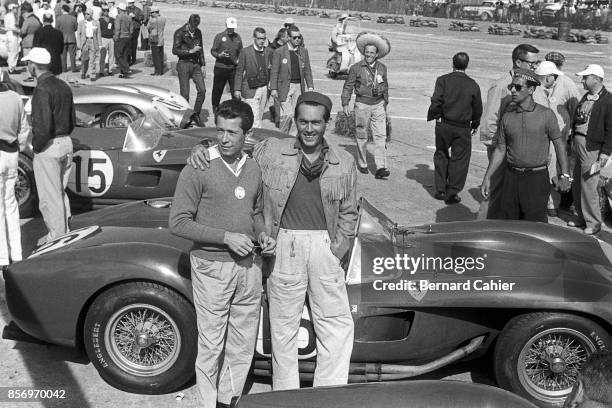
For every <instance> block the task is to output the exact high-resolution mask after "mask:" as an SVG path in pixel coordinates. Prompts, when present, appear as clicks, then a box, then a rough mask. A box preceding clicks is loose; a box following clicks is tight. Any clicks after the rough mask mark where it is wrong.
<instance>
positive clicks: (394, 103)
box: [0, 3, 612, 408]
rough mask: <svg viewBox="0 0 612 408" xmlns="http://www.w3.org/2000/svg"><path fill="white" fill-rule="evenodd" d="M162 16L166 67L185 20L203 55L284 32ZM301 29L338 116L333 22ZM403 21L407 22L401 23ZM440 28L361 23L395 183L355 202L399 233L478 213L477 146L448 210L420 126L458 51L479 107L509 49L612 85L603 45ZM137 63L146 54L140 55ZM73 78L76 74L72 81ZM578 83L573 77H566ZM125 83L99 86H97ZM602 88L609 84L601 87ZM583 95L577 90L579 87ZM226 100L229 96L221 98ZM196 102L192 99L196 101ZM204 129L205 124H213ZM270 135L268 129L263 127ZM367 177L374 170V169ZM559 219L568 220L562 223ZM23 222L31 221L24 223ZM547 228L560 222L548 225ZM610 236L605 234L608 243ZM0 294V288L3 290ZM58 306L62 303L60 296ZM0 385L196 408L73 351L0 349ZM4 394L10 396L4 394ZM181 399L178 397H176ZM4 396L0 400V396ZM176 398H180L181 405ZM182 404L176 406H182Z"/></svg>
mask: <svg viewBox="0 0 612 408" xmlns="http://www.w3.org/2000/svg"><path fill="white" fill-rule="evenodd" d="M159 5H160V8H161V14H162V15H164V16H166V17H167V18H168V22H167V24H166V31H165V36H166V39H165V51H166V54H167V56H168V61H174V60H175V57H174V56H172V55H171V47H172V44H171V42H172V33H173V30H174V29H175V28H176V27H178V26H179V25H180V24H183V23H184V22H185V21H186V20H187V17H188V16H189V14H190V13H199V14H201V16H202V25H201V26H200V28H202V29H203V34H204V44H205V49H208V48H209V47H210V46H211V42H212V37H213V36H214V34H215V33H217V32H219V31H221V30H222V29H223V28H224V26H223V24H224V20H225V18H226V17H229V16H235V17H236V18H237V19H238V30H237V31H238V32H239V33H240V34H241V35H242V38H243V42H244V43H245V45H246V44H250V37H251V32H252V30H253V28H254V27H256V26H262V27H264V28H266V30H267V31H268V36H269V37H272V38H273V37H274V34H275V33H276V31H277V30H278V28H280V27H281V26H282V22H283V20H284V18H286V17H287V16H285V15H276V14H264V13H256V12H252V11H240V10H227V9H221V8H197V7H189V6H181V5H175V4H173V5H168V4H163V3H160V4H159ZM292 17H293V18H294V19H295V20H296V23H297V25H298V26H299V27H300V28H301V30H302V34H303V35H304V37H305V41H306V46H307V48H308V49H309V51H310V58H311V65H312V69H313V75H314V78H315V88H316V90H318V91H321V92H324V93H325V94H327V95H329V96H330V97H331V98H332V100H333V102H334V111H339V110H340V109H341V107H340V93H341V90H342V84H343V81H341V80H332V79H330V78H328V77H327V75H326V74H327V72H326V70H325V62H326V60H327V58H328V57H329V53H328V52H327V45H326V44H327V42H328V37H329V33H330V31H331V28H332V26H333V24H334V23H335V21H334V20H333V19H320V18H317V17H302V16H292ZM407 20H408V19H407ZM438 22H439V23H440V27H439V28H424V27H421V28H415V27H409V26H408V25H405V26H399V25H381V24H377V23H375V22H374V21H370V22H362V23H361V28H362V29H364V30H376V31H379V32H384V34H385V35H386V36H387V37H388V38H389V39H390V41H391V44H392V52H391V54H390V55H389V56H388V57H387V58H385V59H384V63H385V64H387V66H388V70H389V83H390V97H391V98H390V105H389V112H390V115H391V117H392V119H393V139H392V142H391V145H390V147H389V163H390V169H391V176H390V177H389V179H388V180H386V181H380V180H375V179H374V177H373V174H369V175H361V174H360V175H359V186H358V188H359V195H361V196H364V197H366V198H367V199H368V200H370V201H371V202H372V203H373V204H374V205H375V206H377V207H378V208H379V209H380V210H382V211H383V212H384V213H385V214H387V215H388V216H389V217H391V218H392V219H394V220H395V221H397V222H398V223H400V224H412V225H416V224H423V223H428V222H441V221H456V220H469V219H474V218H475V216H476V214H477V211H478V203H479V200H480V196H479V193H478V186H479V185H480V182H481V180H482V177H483V175H484V171H485V170H486V165H487V160H486V154H485V151H484V148H483V146H482V144H481V143H480V142H479V141H478V138H477V137H475V138H474V140H473V147H472V160H471V166H470V171H469V176H468V180H467V184H466V188H465V190H464V191H463V192H462V193H461V194H460V196H461V198H462V199H463V201H462V202H461V203H460V204H457V205H453V206H446V205H444V203H443V202H440V201H436V200H434V199H433V198H432V194H433V165H432V155H433V150H434V148H433V145H434V136H433V124H432V123H427V122H426V120H425V117H426V112H427V108H428V106H429V98H430V96H431V93H432V92H433V86H434V82H435V78H436V77H437V76H439V75H442V74H445V73H447V72H449V71H450V70H451V57H452V55H453V54H455V53H456V52H458V51H465V52H467V53H468V54H469V55H470V58H471V60H470V66H469V68H468V74H469V75H470V76H472V77H473V78H474V79H476V81H477V82H478V83H479V85H480V86H481V90H482V92H483V99H484V97H485V96H486V90H487V88H488V86H489V84H490V83H491V82H492V81H493V80H495V79H497V78H499V77H500V76H501V75H503V74H504V73H505V72H507V70H508V68H509V67H510V63H511V59H510V54H511V51H512V49H513V47H514V46H515V45H517V44H519V43H522V42H529V43H532V44H534V45H535V46H537V47H538V48H540V50H541V52H542V57H543V54H544V53H546V52H548V51H552V50H557V51H562V52H563V53H564V54H565V56H566V58H567V64H566V67H565V72H567V73H574V72H578V71H579V70H581V69H582V68H583V67H584V66H585V65H586V64H588V63H598V64H601V65H603V66H604V69H605V70H606V71H607V72H609V73H610V77H612V59H611V55H612V53H611V52H610V51H611V49H610V47H609V46H604V45H582V44H571V43H561V42H558V41H554V40H532V39H522V38H521V37H518V36H517V37H514V36H512V37H510V36H508V37H499V36H492V35H488V34H487V33H486V29H487V27H488V24H483V23H480V27H481V30H482V31H483V32H480V33H474V32H454V31H448V23H449V20H445V19H438ZM139 57H140V58H141V57H142V53H139ZM206 60H207V67H206V68H207V73H208V75H207V78H206V86H207V88H208V91H207V99H206V102H205V105H204V108H205V109H208V110H210V99H209V98H210V90H211V89H212V65H213V64H212V62H213V60H212V57H211V56H210V54H209V53H208V51H207V52H206ZM135 69H136V71H137V74H136V75H135V76H134V79H133V80H129V81H126V82H143V81H151V80H153V78H155V83H157V84H160V85H162V86H165V87H168V88H171V89H175V90H178V79H177V78H176V77H174V76H171V75H170V73H167V74H166V75H164V76H162V77H149V75H148V74H149V73H150V72H151V71H152V68H145V67H143V65H142V64H139V65H137V66H136V67H135ZM68 75H69V76H72V77H71V78H73V79H76V78H78V74H68ZM571 77H572V78H573V79H574V80H576V81H577V78H576V77H574V76H573V75H572V76H571ZM116 81H121V80H120V79H117V78H116V77H115V78H103V79H101V80H99V83H107V82H108V83H110V82H116ZM606 84H607V85H608V88H610V85H612V81H610V80H609V79H608V80H607V81H606ZM579 87H580V85H579ZM225 97H227V94H226V95H225ZM194 98H195V95H194V94H193V91H192V100H193V99H194ZM209 124H210V122H209ZM266 126H271V124H270V123H269V122H267V123H266ZM326 137H327V139H328V141H329V142H330V143H331V144H332V145H334V146H338V147H339V148H342V149H346V150H347V151H349V152H353V153H354V152H355V148H354V141H352V140H350V139H347V138H345V137H342V136H338V135H335V134H333V133H332V132H329V131H328V133H327V136H326ZM370 170H371V171H373V170H375V169H374V166H373V161H372V162H370ZM563 217H565V218H567V214H564V215H563ZM23 222H29V220H23ZM551 222H555V223H559V224H561V223H563V221H561V220H558V219H554V220H551ZM606 234H607V233H606V232H604V233H603V235H604V238H605V237H606ZM2 285H3V282H2ZM57 296H58V301H61V294H57ZM9 319H10V318H9V316H8V310H7V307H6V302H5V300H4V288H0V324H2V325H3V324H6V322H8V321H9ZM0 356H2V358H0V375H1V376H2V377H0V378H1V380H0V386H2V387H11V388H14V387H35V388H45V389H65V390H66V399H64V400H57V399H56V400H48V401H43V402H20V403H15V402H7V400H6V399H2V397H0V406H7V407H8V406H11V407H13V406H15V407H30V406H31V407H71V408H72V407H74V408H88V407H195V403H194V396H195V388H194V386H193V384H189V385H187V386H186V387H185V388H184V389H182V390H179V391H177V392H175V393H171V394H167V395H161V396H144V395H134V394H129V393H125V392H122V391H119V390H117V389H114V388H113V387H111V386H109V385H107V384H106V383H105V382H104V381H103V380H102V379H101V378H100V377H99V375H98V374H97V372H96V371H95V369H94V367H93V366H92V364H91V363H90V362H89V360H88V359H87V357H86V356H85V355H84V354H83V353H81V352H78V351H75V350H71V349H67V348H63V347H57V346H50V345H42V344H32V343H19V342H14V341H9V340H1V341H0ZM424 378H433V379H440V378H449V379H457V380H461V381H474V382H479V383H484V384H493V383H494V381H493V379H492V376H491V374H490V372H489V370H488V368H487V365H486V362H485V361H484V360H481V361H478V362H473V363H468V364H459V365H455V366H451V367H447V368H445V369H442V370H438V371H436V372H434V373H431V374H429V375H427V376H425V377H424ZM269 389H270V385H269V381H268V380H265V379H253V381H251V382H250V384H249V392H261V391H267V390H269ZM0 390H2V393H5V391H6V389H0ZM179 393H180V394H179ZM0 395H1V394H0ZM177 396H178V399H177ZM181 396H182V399H181Z"/></svg>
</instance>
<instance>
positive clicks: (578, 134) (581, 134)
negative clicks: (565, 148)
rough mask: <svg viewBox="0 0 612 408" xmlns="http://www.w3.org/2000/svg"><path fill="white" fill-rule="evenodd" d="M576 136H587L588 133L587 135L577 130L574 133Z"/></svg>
mask: <svg viewBox="0 0 612 408" xmlns="http://www.w3.org/2000/svg"><path fill="white" fill-rule="evenodd" d="M574 136H582V137H586V135H585V134H584V133H578V132H575V133H574Z"/></svg>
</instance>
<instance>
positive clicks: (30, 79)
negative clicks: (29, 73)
mask: <svg viewBox="0 0 612 408" xmlns="http://www.w3.org/2000/svg"><path fill="white" fill-rule="evenodd" d="M23 82H34V77H28V78H26V79H24V80H23Z"/></svg>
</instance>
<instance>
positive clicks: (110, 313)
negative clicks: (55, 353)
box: [83, 282, 197, 394]
mask: <svg viewBox="0 0 612 408" xmlns="http://www.w3.org/2000/svg"><path fill="white" fill-rule="evenodd" d="M141 313H142V314H141ZM147 314H148V316H147V318H146V319H144V316H145V315H147ZM140 325H143V326H144V327H142V326H140ZM129 326H131V327H129ZM160 334H165V338H164V339H165V341H164V344H163V346H164V348H165V349H162V346H161V345H160V343H159V339H160V337H159V336H160ZM120 335H122V336H121V337H119V336H120ZM136 336H138V338H136ZM83 338H84V339H85V350H86V351H87V355H88V356H89V358H90V360H91V361H92V363H93V364H94V366H95V367H96V370H98V373H99V374H100V376H101V377H102V378H103V379H104V380H105V381H106V382H107V383H109V384H110V385H112V386H113V387H115V388H118V389H120V390H123V391H128V392H133V393H138V394H166V393H169V392H172V391H174V390H176V389H177V388H178V387H180V386H182V385H184V384H185V383H186V382H187V381H189V380H190V379H191V378H192V377H193V375H194V366H195V358H196V354H197V327H196V315H195V310H194V308H193V306H192V305H191V304H190V303H189V302H188V301H187V300H185V299H184V298H183V297H182V296H180V295H179V294H178V293H176V292H174V291H173V290H171V289H168V288H166V287H164V286H161V285H158V284H154V283H149V282H130V283H125V284H122V285H119V286H115V287H113V288H111V289H109V290H107V291H106V292H103V293H102V294H101V295H99V296H98V297H97V298H96V299H95V301H94V302H93V303H92V305H91V307H90V308H89V310H88V312H87V317H86V318H85V325H84V328H83ZM156 340H157V342H156ZM139 341H140V342H141V343H140V344H139ZM139 346H142V347H141V348H139ZM134 351H137V353H134ZM155 353H158V354H155ZM130 354H131V355H130ZM159 354H163V355H162V356H161V358H160V356H159ZM143 358H150V359H155V360H154V361H149V362H143V361H142V359H143ZM137 360H139V361H137Z"/></svg>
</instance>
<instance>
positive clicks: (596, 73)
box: [576, 69, 604, 79]
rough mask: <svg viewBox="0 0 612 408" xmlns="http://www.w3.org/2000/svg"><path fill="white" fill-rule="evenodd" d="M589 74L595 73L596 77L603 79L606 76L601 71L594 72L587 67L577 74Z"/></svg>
mask: <svg viewBox="0 0 612 408" xmlns="http://www.w3.org/2000/svg"><path fill="white" fill-rule="evenodd" d="M587 75H595V76H596V77H599V78H601V79H604V76H603V75H601V73H599V72H593V71H591V70H589V69H586V70H584V71H580V72H576V76H587Z"/></svg>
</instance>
